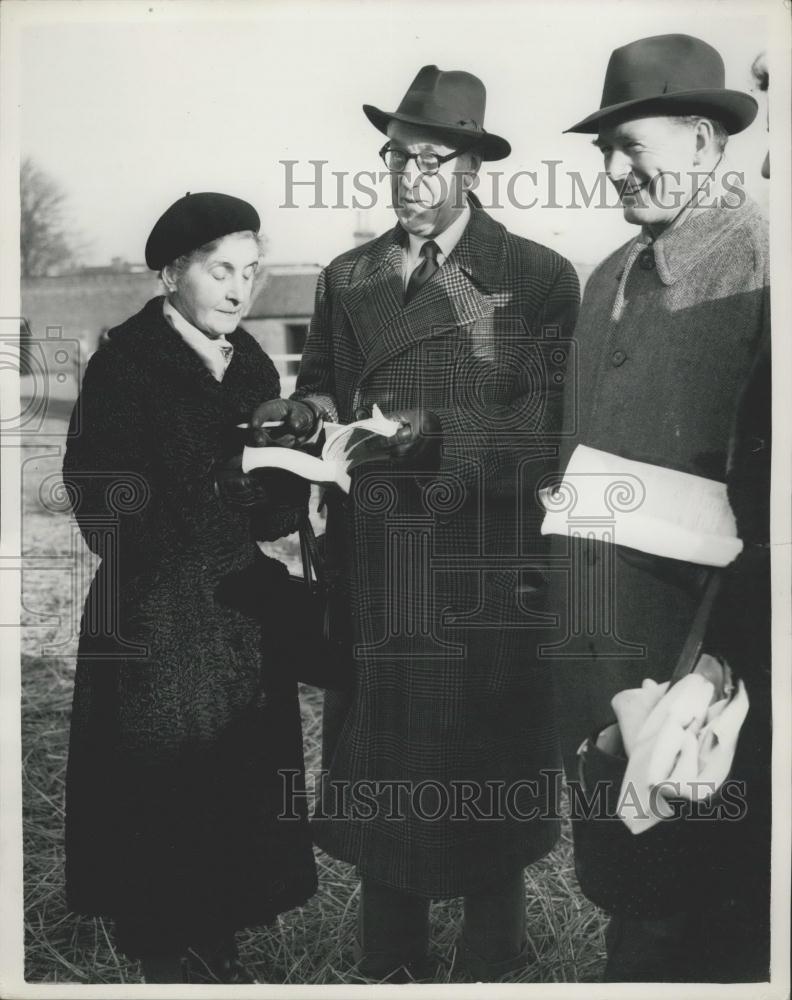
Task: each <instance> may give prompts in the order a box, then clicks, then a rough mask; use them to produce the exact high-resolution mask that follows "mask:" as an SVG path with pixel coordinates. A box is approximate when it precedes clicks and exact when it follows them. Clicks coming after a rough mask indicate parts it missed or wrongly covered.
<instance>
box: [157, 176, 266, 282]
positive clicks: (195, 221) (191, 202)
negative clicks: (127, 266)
mask: <svg viewBox="0 0 792 1000" xmlns="http://www.w3.org/2000/svg"><path fill="white" fill-rule="evenodd" d="M260 227H261V220H260V219H259V217H258V212H257V211H256V210H255V208H253V206H252V205H250V204H248V202H246V201H242V199H241V198H234V197H232V196H231V195H230V194H217V193H215V192H213V191H203V192H201V193H199V194H190V193H189V191H188V192H187V194H186V195H185V196H184V197H183V198H179V200H178V201H175V202H174V203H173V204H172V205H171V207H170V208H169V209H167V210H166V211H165V212H164V213H163V214H162V215H161V216H160V217H159V219H158V220H157V222H156V224H155V225H154V228H153V229H152V230H151V235H150V236H149V238H148V240H147V241H146V263H147V264H148V266H149V267H150V268H151V270H152V271H161V270H162V268H163V267H165V266H166V265H167V264H170V263H172V262H173V261H174V260H176V258H177V257H181V256H182V254H186V253H192V251H193V250H197V249H198V247H202V246H203V245H204V244H205V243H211V242H212V241H213V240H218V239H220V237H221V236H228V235H229V233H241V232H245V231H247V230H252V231H253V232H254V233H257V232H258V231H259V228H260Z"/></svg>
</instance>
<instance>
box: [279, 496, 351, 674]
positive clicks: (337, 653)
mask: <svg viewBox="0 0 792 1000" xmlns="http://www.w3.org/2000/svg"><path fill="white" fill-rule="evenodd" d="M298 533H299V538H300V558H301V561H302V570H303V572H302V576H301V577H300V576H295V575H294V574H290V575H289V579H288V587H287V590H288V593H289V599H288V606H289V607H290V608H293V609H295V610H296V611H297V612H298V614H299V618H298V620H297V621H296V622H295V624H296V627H297V628H299V627H300V623H302V628H303V629H304V630H305V631H304V633H303V635H302V636H301V637H299V638H298V639H297V641H296V644H295V647H294V649H293V650H291V651H289V650H288V647H287V653H288V654H289V658H290V659H291V660H292V662H293V663H294V673H295V676H296V678H297V680H298V681H299V682H300V683H301V684H308V685H310V686H311V687H318V688H323V689H325V690H327V691H350V690H351V689H352V688H353V686H354V679H355V668H354V662H353V660H352V655H351V649H352V644H351V637H350V634H349V610H348V602H347V601H346V600H345V598H344V595H343V586H342V581H341V580H340V578H338V577H335V578H334V577H333V576H332V574H330V573H329V572H328V569H327V566H326V563H325V560H324V558H323V555H322V551H321V546H320V539H318V538H317V537H316V534H315V532H314V530H313V525H312V524H311V521H310V518H309V517H308V512H307V511H303V512H302V513H301V515H300V521H299V526H298ZM322 540H323V539H322ZM292 635H293V633H292ZM306 640H307V641H306Z"/></svg>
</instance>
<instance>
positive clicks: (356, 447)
mask: <svg viewBox="0 0 792 1000" xmlns="http://www.w3.org/2000/svg"><path fill="white" fill-rule="evenodd" d="M400 426H401V425H400V424H399V423H398V422H397V421H395V420H390V419H389V418H388V417H386V416H384V414H383V413H382V411H381V410H380V408H379V407H378V406H376V405H374V406H373V407H372V416H370V417H368V418H367V419H366V420H358V421H356V422H355V423H352V424H332V423H325V425H324V431H325V443H324V447H323V448H322V455H321V457H317V456H316V455H308V454H306V452H304V451H300V450H299V449H297V448H279V447H278V446H277V445H268V446H266V447H263V448H257V447H246V448H245V449H244V451H243V452H242V471H243V472H250V471H251V469H272V468H275V469H285V470H286V471H287V472H294V473H295V474H296V475H298V476H302V477H303V479H308V480H310V481H311V482H312V483H319V484H321V485H329V484H331V483H335V484H336V485H337V486H340V487H341V489H342V490H344V492H345V493H349V488H350V485H351V479H350V475H349V474H350V472H351V471H352V469H354V468H355V467H356V466H358V465H362V464H363V463H364V462H371V461H374V460H376V459H377V458H381V457H382V455H381V454H380V453H379V452H378V451H376V450H372V449H371V448H367V447H365V445H364V442H366V441H370V440H371V439H372V438H376V437H383V438H389V437H393V435H394V434H395V433H396V431H397V430H398V429H399V427H400Z"/></svg>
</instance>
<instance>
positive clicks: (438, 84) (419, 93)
mask: <svg viewBox="0 0 792 1000" xmlns="http://www.w3.org/2000/svg"><path fill="white" fill-rule="evenodd" d="M486 104H487V91H486V89H485V87H484V84H483V83H482V82H481V80H479V78H478V77H477V76H473V75H472V73H464V72H462V71H459V70H451V71H449V72H447V73H446V72H443V70H441V69H438V68H437V66H424V67H423V68H422V69H420V70H419V71H418V76H416V78H415V79H414V80H413V82H412V83H411V84H410V89H409V90H408V91H407V93H406V94H405V95H404V97H403V98H402V102H401V104H400V105H399V107H398V108H397V109H396V110H395V111H380V109H379V108H375V107H374V105H373V104H364V105H363V111H364V112H365V115H366V117H367V118H368V120H369V121H370V122H371V124H372V125H374V127H375V128H378V129H379V130H380V132H384V133H385V134H386V135H387V133H388V125H389V124H390V123H391V122H392V121H397V122H405V123H406V124H408V125H420V126H421V127H422V128H427V129H432V131H433V132H437V133H438V135H439V136H440V137H441V138H444V139H448V140H449V141H450V142H451V143H453V144H455V145H461V142H464V143H465V148H466V149H469V150H471V151H475V152H476V153H478V155H479V156H480V157H481V158H482V160H502V159H503V158H504V157H505V156H508V155H509V153H510V152H511V146H510V145H509V143H508V142H507V141H506V140H505V139H502V138H501V137H500V136H499V135H493V134H492V133H491V132H486V131H485V130H484V108H485V107H486Z"/></svg>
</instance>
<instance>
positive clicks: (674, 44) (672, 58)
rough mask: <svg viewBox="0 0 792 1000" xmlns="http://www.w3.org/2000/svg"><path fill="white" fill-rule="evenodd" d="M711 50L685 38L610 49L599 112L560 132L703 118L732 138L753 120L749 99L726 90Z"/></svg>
mask: <svg viewBox="0 0 792 1000" xmlns="http://www.w3.org/2000/svg"><path fill="white" fill-rule="evenodd" d="M725 82H726V73H725V70H724V67H723V59H721V56H720V53H719V52H718V51H717V49H714V48H713V47H712V46H711V45H708V44H707V43H706V42H703V41H702V40H701V39H700V38H693V37H692V36H691V35H654V36H653V37H651V38H639V39H638V41H637V42H630V44H629V45H623V46H622V47H621V48H619V49H614V51H613V52H612V53H611V57H610V60H609V62H608V68H607V70H606V72H605V86H604V87H603V90H602V100H601V101H600V107H599V110H598V111H595V112H594V114H592V115H589V116H588V118H584V119H583V120H582V121H579V122H578V123H577V124H576V125H573V126H572V127H571V128H568V129H565V131H566V132H585V133H594V132H598V131H599V128H600V126H601V125H612V124H615V123H616V121H626V120H628V119H630V118H642V117H648V116H650V115H703V116H704V117H707V118H715V119H716V120H717V121H719V122H720V123H721V124H722V125H723V127H724V128H725V129H726V131H727V132H728V133H729V134H730V135H733V134H734V133H735V132H742V130H743V129H744V128H747V127H748V126H749V125H750V124H751V122H752V121H753V120H754V118H755V117H756V112H757V108H758V105H757V103H756V101H755V100H754V99H753V97H751V95H750V94H744V93H743V92H742V91H740V90H727V89H726V87H725Z"/></svg>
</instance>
